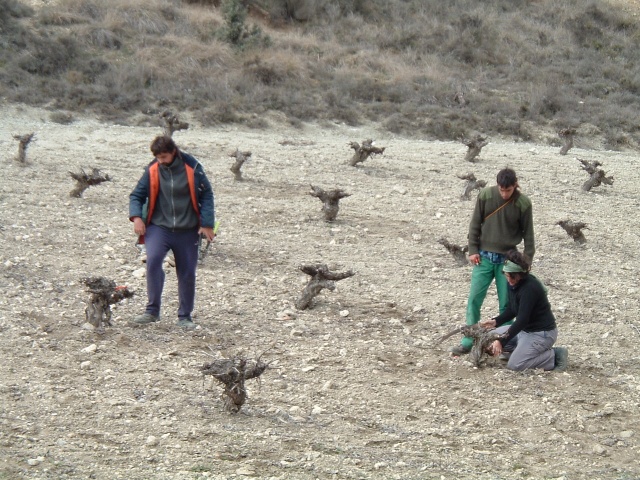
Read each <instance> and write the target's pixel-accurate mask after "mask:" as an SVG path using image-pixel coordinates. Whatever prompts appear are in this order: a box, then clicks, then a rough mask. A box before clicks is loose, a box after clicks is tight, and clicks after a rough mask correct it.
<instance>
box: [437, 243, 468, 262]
mask: <svg viewBox="0 0 640 480" xmlns="http://www.w3.org/2000/svg"><path fill="white" fill-rule="evenodd" d="M438 243H439V244H440V245H442V246H443V247H444V248H446V249H447V251H448V252H449V253H450V254H451V255H453V258H455V259H456V262H458V263H459V264H460V265H466V264H467V263H468V262H467V252H468V251H469V247H468V246H467V245H465V246H464V247H462V246H460V245H455V244H453V243H450V242H449V241H448V240H447V239H446V238H441V239H440V240H438Z"/></svg>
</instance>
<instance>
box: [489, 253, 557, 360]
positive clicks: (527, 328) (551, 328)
mask: <svg viewBox="0 0 640 480" xmlns="http://www.w3.org/2000/svg"><path fill="white" fill-rule="evenodd" d="M530 269H531V263H530V261H529V259H528V257H527V256H526V255H525V254H523V253H520V252H518V251H516V250H510V251H509V252H507V254H506V261H505V263H504V267H503V273H504V274H505V275H506V277H507V282H508V283H509V304H508V306H507V308H506V310H504V311H503V312H502V313H501V314H500V315H498V316H497V317H494V318H492V319H489V320H483V321H482V322H480V325H481V326H483V327H485V328H496V327H498V328H496V330H495V332H496V333H500V334H503V337H502V338H500V339H498V340H496V341H494V342H493V343H492V344H491V347H490V349H491V353H492V354H493V355H494V356H498V355H501V354H502V353H503V351H504V352H505V353H509V352H511V356H510V357H509V362H508V363H507V368H508V369H510V370H516V371H521V370H525V369H528V368H542V369H544V370H559V371H564V370H565V369H566V368H567V357H568V351H567V349H566V348H564V347H553V345H554V343H555V342H556V339H557V338H558V328H557V326H556V319H555V317H554V315H553V312H552V311H551V305H550V304H549V300H548V298H547V289H546V287H545V286H544V285H543V284H542V282H540V280H538V279H537V278H536V277H535V276H534V275H532V274H530V273H529V270H530ZM514 318H515V319H516V320H515V322H514V323H513V324H512V325H508V326H502V325H503V324H505V323H506V322H509V321H511V320H513V319H514Z"/></svg>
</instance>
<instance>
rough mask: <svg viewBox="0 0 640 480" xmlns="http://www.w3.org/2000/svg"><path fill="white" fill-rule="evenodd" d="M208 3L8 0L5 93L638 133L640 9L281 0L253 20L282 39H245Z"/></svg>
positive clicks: (213, 111)
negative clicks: (27, 0)
mask: <svg viewBox="0 0 640 480" xmlns="http://www.w3.org/2000/svg"><path fill="white" fill-rule="evenodd" d="M208 3H209V4H207V2H204V3H198V4H180V3H179V2H177V1H170V0H142V1H140V2H134V3H131V2H126V1H124V0H115V1H114V2H109V3H108V4H107V3H105V2H100V1H98V0H60V1H59V2H58V3H56V4H53V5H49V6H47V7H44V8H42V9H40V10H39V11H38V12H37V13H36V14H34V12H32V11H31V12H30V11H29V9H28V8H26V7H24V6H23V5H22V4H20V3H19V2H17V1H15V0H0V7H2V8H0V10H1V11H2V12H3V13H2V14H0V22H2V25H3V29H2V33H0V42H1V43H2V45H3V46H5V47H6V48H3V51H2V52H1V53H0V80H2V83H1V84H0V85H1V86H0V94H1V95H3V96H4V97H5V98H7V99H8V100H10V101H11V100H12V101H28V102H30V103H33V104H42V103H47V100H46V99H47V98H49V99H50V98H51V97H52V96H53V97H54V98H56V99H57V106H58V107H59V108H61V109H65V110H73V109H77V108H82V109H87V108H89V109H93V110H94V111H95V112H96V113H98V114H100V115H103V116H104V117H105V118H115V117H117V118H120V119H122V118H126V116H127V115H131V116H132V117H133V116H138V115H139V112H140V111H147V112H152V113H151V114H155V113H153V112H156V111H158V110H159V109H163V108H172V109H175V110H180V111H184V112H185V113H186V111H191V112H192V113H193V114H194V116H196V117H197V118H200V119H202V121H205V122H206V123H208V124H211V123H219V122H245V123H248V124H252V125H257V126H259V127H260V128H263V127H264V126H265V125H266V122H267V121H266V120H263V121H257V120H256V118H258V117H259V116H261V115H264V114H265V113H267V112H270V111H278V112H280V113H281V114H283V115H284V116H285V117H286V118H287V119H288V121H289V122H291V123H295V124H299V123H300V121H320V122H323V121H327V120H328V121H340V122H346V123H348V124H358V123H359V122H363V121H377V122H381V123H382V124H383V125H384V126H385V127H386V128H388V129H389V130H391V131H393V132H397V133H404V134H418V133H419V134H420V135H423V136H431V137H433V138H442V139H456V138H458V136H460V135H463V134H465V133H466V132H469V131H471V130H477V131H482V132H483V133H485V134H492V135H505V136H509V137H514V136H515V137H518V138H522V139H527V140H529V139H538V140H541V139H543V138H553V135H549V132H552V130H553V129H555V128H557V127H562V126H564V125H569V124H570V125H573V126H575V127H578V126H579V125H581V124H586V123H588V124H591V125H594V126H595V127H597V128H598V131H599V132H600V133H599V135H600V140H601V142H603V144H604V145H606V146H608V147H610V148H629V147H637V146H638V144H640V132H639V129H638V124H639V123H640V122H639V120H638V119H639V117H638V113H637V112H638V111H639V110H640V108H639V107H640V74H638V73H637V72H638V71H640V69H639V68H638V67H639V65H638V64H639V62H640V51H638V49H637V48H636V45H637V43H638V41H639V40H640V27H639V25H638V21H637V18H638V17H634V16H631V15H629V14H628V12H625V11H621V10H617V9H616V8H615V7H614V6H612V5H610V4H608V3H606V2H604V1H594V2H590V3H585V2H580V1H578V0H568V1H567V2H562V3H560V4H558V3H557V2H552V1H551V0H540V1H537V2H525V1H509V2H508V1H506V0H492V1H491V2H483V3H482V5H479V4H478V3H477V2H474V1H472V0H456V1H453V2H439V1H436V0H423V1H418V0H407V1H402V2H400V1H391V2H382V1H370V2H363V1H358V0H322V1H319V2H309V1H307V0H298V1H289V2H283V1H279V0H272V1H265V2H263V5H265V6H266V7H268V8H267V10H268V11H269V12H270V13H271V19H265V18H262V17H260V16H257V17H256V16H250V17H249V20H248V22H247V23H248V25H247V26H248V27H249V28H250V27H251V25H252V24H253V23H255V22H259V26H260V28H261V30H262V31H263V33H264V34H266V36H267V37H268V39H269V46H268V47H266V46H253V47H247V48H245V49H238V48H232V46H230V45H227V44H225V43H224V42H223V41H222V40H221V36H220V31H221V29H223V28H224V26H225V20H224V18H223V17H222V13H221V11H220V10H219V9H217V8H215V7H214V6H213V5H211V2H208ZM25 16H26V17H29V16H30V17H31V18H25ZM300 17H304V18H305V19H307V20H306V21H304V22H297V21H296V20H295V19H296V18H300ZM27 23H28V24H29V25H30V26H31V28H30V29H26V30H25V28H24V26H25V25H27ZM457 91H462V92H463V93H464V94H465V99H466V100H467V101H468V103H467V105H465V106H461V105H459V104H457V103H455V102H454V100H453V98H454V95H455V93H456V92H457ZM216 115H218V116H219V118H218V119H216ZM265 118H266V117H265ZM533 132H546V133H544V134H543V135H542V134H539V133H533ZM536 135H538V137H536Z"/></svg>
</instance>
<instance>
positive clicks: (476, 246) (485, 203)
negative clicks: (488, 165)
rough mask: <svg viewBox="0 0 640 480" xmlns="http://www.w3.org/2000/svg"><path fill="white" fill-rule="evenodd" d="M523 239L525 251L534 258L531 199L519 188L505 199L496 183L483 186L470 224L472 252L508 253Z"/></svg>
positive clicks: (470, 247)
mask: <svg viewBox="0 0 640 480" xmlns="http://www.w3.org/2000/svg"><path fill="white" fill-rule="evenodd" d="M505 204H506V205H505ZM501 207H502V208H501ZM498 209H499V210H498ZM494 212H495V213H494ZM492 213H494V214H493V215H492ZM523 239H524V253H526V254H527V255H528V256H529V258H530V259H532V260H533V255H534V254H535V253H536V248H535V242H534V235H533V213H532V207H531V200H529V198H528V197H527V196H525V195H524V194H522V193H520V191H518V190H516V191H514V192H513V196H512V197H511V198H510V199H509V200H506V201H505V200H503V199H502V197H501V196H500V190H499V189H498V186H497V185H496V186H493V187H487V188H483V189H482V190H481V191H480V193H479V194H478V199H477V201H476V206H475V209H474V211H473V215H472V216H471V222H470V223H469V255H475V254H477V253H478V250H486V251H488V252H496V253H506V252H507V251H509V250H511V249H512V248H516V245H518V244H519V243H520V242H521V241H522V240H523Z"/></svg>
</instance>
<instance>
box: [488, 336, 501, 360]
mask: <svg viewBox="0 0 640 480" xmlns="http://www.w3.org/2000/svg"><path fill="white" fill-rule="evenodd" d="M489 348H490V349H491V355H493V356H494V357H497V356H498V355H500V354H501V353H502V344H501V343H500V340H494V341H493V343H492V344H491V346H490V347H489Z"/></svg>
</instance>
